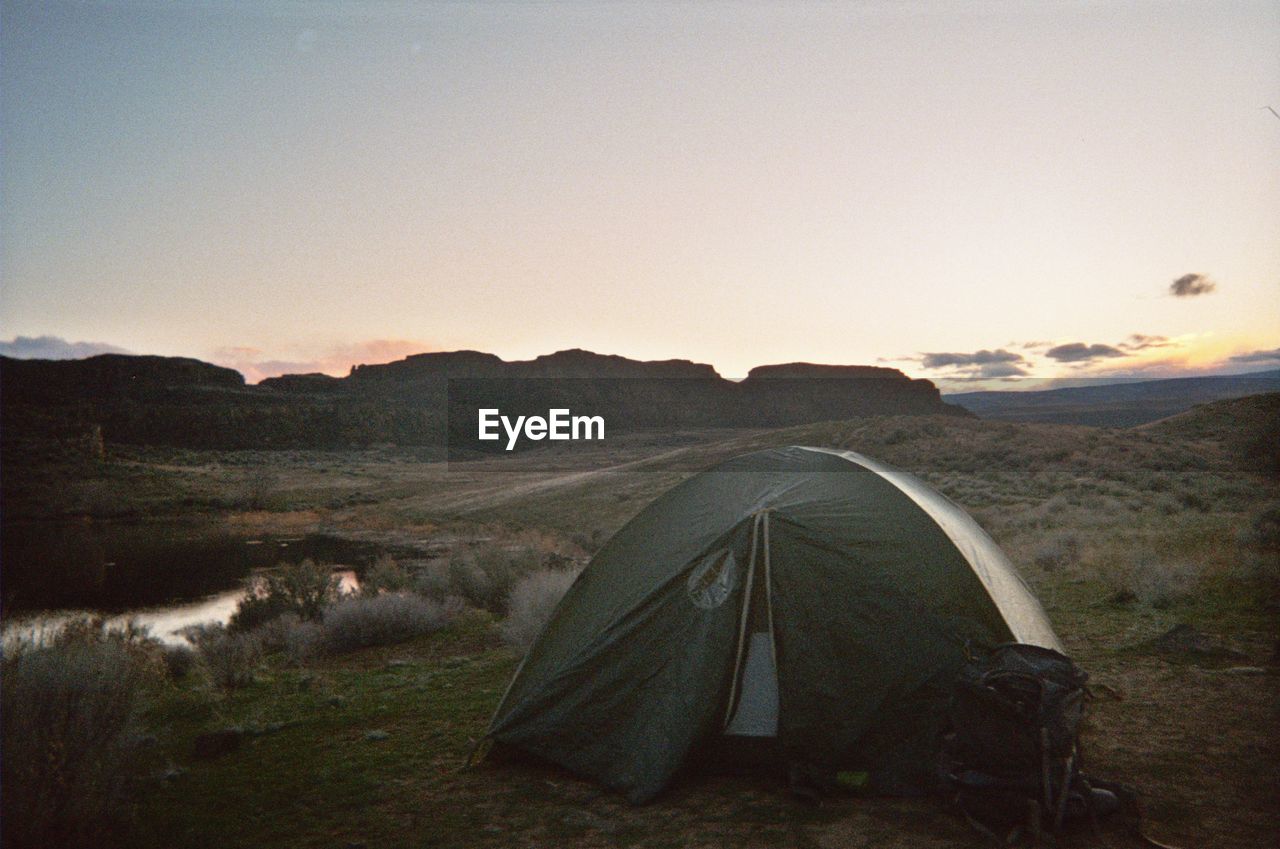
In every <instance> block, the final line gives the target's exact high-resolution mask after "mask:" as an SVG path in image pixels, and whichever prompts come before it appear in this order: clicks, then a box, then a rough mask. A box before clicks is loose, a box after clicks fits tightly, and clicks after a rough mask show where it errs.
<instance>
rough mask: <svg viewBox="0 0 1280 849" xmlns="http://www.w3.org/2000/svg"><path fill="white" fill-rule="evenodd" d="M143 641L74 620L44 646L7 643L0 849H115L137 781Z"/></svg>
mask: <svg viewBox="0 0 1280 849" xmlns="http://www.w3.org/2000/svg"><path fill="white" fill-rule="evenodd" d="M153 650H154V644H151V643H150V642H149V641H148V640H146V638H145V634H144V633H143V632H139V631H136V630H135V629H132V628H129V629H127V630H118V629H117V630H112V629H108V628H107V627H105V626H104V625H103V623H102V621H101V620H81V621H79V622H76V623H72V625H70V626H68V627H67V628H65V629H63V630H62V631H61V632H60V633H59V634H57V636H55V637H54V638H52V639H50V640H47V641H32V642H24V641H21V640H11V641H8V642H7V643H6V645H5V647H4V658H3V662H2V667H3V678H2V679H0V725H2V726H3V730H2V731H0V746H2V747H3V752H4V756H3V758H0V793H2V795H3V809H4V823H3V826H4V831H3V843H4V846H6V847H28V846H30V847H43V846H90V845H93V846H102V845H110V844H113V843H118V842H120V841H121V840H122V836H123V832H124V830H125V828H126V826H127V824H128V813H129V805H128V801H129V793H130V790H131V787H132V784H133V781H134V779H135V778H136V776H137V772H138V762H137V758H136V756H135V753H136V747H134V746H131V745H130V738H131V736H132V732H133V731H134V730H135V728H136V720H137V708H138V701H139V696H140V692H141V689H142V687H143V685H144V683H145V681H146V679H147V678H148V677H149V675H150V674H151V673H152V672H153V671H155V667H154V665H152V662H153V661H154V654H153V653H152V652H153Z"/></svg>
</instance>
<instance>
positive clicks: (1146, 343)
mask: <svg viewBox="0 0 1280 849" xmlns="http://www.w3.org/2000/svg"><path fill="white" fill-rule="evenodd" d="M1173 344H1174V342H1173V340H1171V339H1170V338H1169V337H1168V336H1146V335H1144V334H1142V333H1130V334H1129V338H1128V339H1126V340H1125V341H1123V342H1121V343H1120V347H1121V348H1123V349H1124V350H1126V351H1143V350H1146V349H1147V348H1167V347H1168V346H1170V345H1173Z"/></svg>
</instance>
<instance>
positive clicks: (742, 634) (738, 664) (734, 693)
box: [720, 513, 760, 730]
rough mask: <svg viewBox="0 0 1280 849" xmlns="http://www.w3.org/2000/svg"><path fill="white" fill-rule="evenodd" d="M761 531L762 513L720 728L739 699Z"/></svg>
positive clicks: (754, 525) (755, 520)
mask: <svg viewBox="0 0 1280 849" xmlns="http://www.w3.org/2000/svg"><path fill="white" fill-rule="evenodd" d="M759 531H760V514H759V513H757V514H756V515H755V516H753V517H752V522H751V553H750V554H749V555H747V582H746V586H744V587H743V588H742V610H741V612H740V613H739V614H738V651H737V654H736V656H735V657H734V661H733V678H732V679H731V680H730V682H729V703H728V704H727V705H725V709H724V722H723V723H721V725H720V729H721V730H724V729H725V728H728V727H729V721H730V720H732V719H733V708H734V706H735V705H734V702H736V701H737V699H738V675H739V674H740V673H741V672H742V654H743V651H744V650H745V649H746V645H747V614H748V612H749V611H750V607H751V582H752V580H753V579H754V578H755V574H756V536H757V534H758V533H759Z"/></svg>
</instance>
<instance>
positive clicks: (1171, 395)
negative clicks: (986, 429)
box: [944, 370, 1280, 427]
mask: <svg viewBox="0 0 1280 849" xmlns="http://www.w3.org/2000/svg"><path fill="white" fill-rule="evenodd" d="M1275 391H1280V370H1275V371H1265V372H1257V373H1254V374H1241V375H1225V376H1216V377H1175V378H1166V379H1162V380H1143V381H1137V382H1133V383H1109V384H1104V385H1101V386H1074V387H1070V388H1067V389H1044V390H1037V391H1032V392H1017V391H1011V392H961V393H956V394H948V395H946V396H944V400H946V401H947V402H949V403H952V404H958V405H960V406H961V407H964V408H965V409H966V410H968V411H970V412H971V413H974V414H975V415H977V416H978V417H979V418H984V419H999V420H1002V421H1014V422H1051V423H1055V424H1083V425H1093V426H1095V427H1133V426H1135V425H1142V424H1147V423H1148V422H1154V421H1158V420H1160V419H1165V418H1168V417H1170V416H1175V415H1177V414H1178V413H1182V412H1185V411H1187V410H1189V409H1191V408H1192V407H1193V406H1195V405H1196V404H1204V403H1207V402H1209V401H1219V400H1223V399H1228V398H1240V397H1243V396H1245V395H1256V394H1259V393H1264V392H1275Z"/></svg>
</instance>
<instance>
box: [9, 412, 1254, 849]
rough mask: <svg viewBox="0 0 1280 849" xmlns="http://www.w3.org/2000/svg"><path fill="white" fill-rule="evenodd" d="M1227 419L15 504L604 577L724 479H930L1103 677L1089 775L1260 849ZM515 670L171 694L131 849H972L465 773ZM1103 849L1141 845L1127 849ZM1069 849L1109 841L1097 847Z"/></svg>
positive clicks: (194, 464)
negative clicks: (787, 465)
mask: <svg viewBox="0 0 1280 849" xmlns="http://www.w3.org/2000/svg"><path fill="white" fill-rule="evenodd" d="M1214 415H1215V416H1216V417H1217V418H1216V419H1215V420H1214V421H1211V422H1207V423H1206V422H1205V421H1196V420H1188V419H1183V420H1181V421H1180V422H1174V423H1170V424H1169V425H1166V426H1160V425H1157V426H1152V427H1146V428H1142V429H1137V430H1098V429H1091V428H1084V427H1070V426H1055V425H1018V424H1009V423H990V422H981V421H976V420H963V419H944V418H939V419H932V418H906V417H904V418H889V419H873V420H861V421H853V422H841V423H827V424H820V425H811V426H805V427H802V428H793V429H789V430H786V431H779V432H769V433H760V432H737V433H714V434H696V435H681V436H680V437H678V438H675V437H666V438H663V439H658V440H655V439H651V438H649V439H646V438H640V437H637V438H635V439H634V440H631V441H623V442H621V443H619V444H617V445H615V446H612V447H611V448H610V449H609V450H610V451H612V452H613V453H612V454H611V455H609V456H608V458H607V459H608V461H609V465H608V466H607V467H606V468H599V467H598V466H597V465H596V464H597V463H598V461H600V459H601V457H600V456H596V457H593V458H579V459H580V468H570V469H568V470H562V471H555V472H548V471H536V470H526V469H525V468H523V467H522V466H521V464H522V463H523V464H525V466H528V465H532V464H533V461H534V459H536V458H532V457H531V458H526V459H522V460H516V461H514V462H513V463H511V464H508V465H504V466H502V467H494V466H493V465H489V466H485V465H480V464H467V465H466V466H460V465H457V464H455V465H453V466H446V465H444V464H442V463H440V462H438V461H436V460H434V459H433V458H430V457H424V456H420V455H416V454H415V453H414V452H412V451H406V450H399V449H383V450H372V451H367V452H358V453H345V454H343V453H329V452H305V453H293V452H284V453H270V452H263V453H252V452H235V453H218V454H199V453H193V452H164V451H158V450H154V449H151V450H145V451H144V450H136V449H135V450H120V449H116V450H115V451H114V452H112V457H111V459H110V460H108V461H107V462H106V463H97V464H91V465H89V466H86V467H83V468H82V469H81V471H79V472H77V473H76V474H77V477H76V479H75V480H76V483H77V485H78V486H80V487H81V489H80V490H74V488H73V490H74V491H75V492H80V491H82V490H86V489H87V491H90V492H93V491H100V490H101V488H102V487H103V486H109V487H110V489H111V492H112V493H113V494H112V497H111V498H110V499H108V500H107V502H106V503H105V504H104V503H97V504H94V503H89V502H88V501H81V502H76V503H73V501H74V498H80V496H79V495H74V497H73V496H65V495H63V496H58V495H53V494H50V493H55V492H56V491H57V488H56V487H54V486H53V484H52V483H48V481H46V482H44V483H42V482H41V481H40V480H35V481H34V482H28V483H27V484H24V486H26V489H25V490H24V491H23V492H24V496H25V499H26V500H25V501H23V502H21V503H22V506H23V508H24V509H25V510H26V512H27V514H28V515H36V514H41V513H42V512H43V514H44V515H63V514H66V513H67V512H75V511H77V510H79V511H81V512H87V513H90V514H94V515H112V514H116V515H142V514H146V515H174V514H182V513H184V512H190V511H200V512H206V513H209V514H211V515H218V516H222V517H224V518H225V519H226V521H228V522H229V523H231V524H232V525H234V526H237V527H241V528H244V529H245V530H246V532H260V531H263V530H273V529H289V530H290V531H298V530H327V531H330V532H338V533H344V534H348V535H352V536H364V537H367V538H375V539H384V540H401V541H403V540H417V541H420V542H422V543H423V544H424V545H426V544H429V543H432V542H433V541H434V542H435V543H436V544H438V545H440V546H444V547H446V548H447V547H448V546H449V545H450V544H451V541H456V540H459V539H468V538H475V537H480V536H497V537H507V536H510V537H512V538H514V537H517V536H520V535H523V537H524V538H526V539H529V538H536V537H545V538H546V539H547V540H549V541H552V542H554V543H555V544H557V545H559V544H564V545H577V546H580V547H581V548H583V549H586V550H588V551H590V550H592V549H594V548H595V547H596V546H598V544H599V543H600V542H601V541H602V540H603V539H604V538H606V537H607V535H608V534H609V533H611V532H612V531H613V530H616V528H617V527H619V526H620V525H621V524H622V523H624V522H625V521H626V520H627V519H628V518H629V517H630V516H632V515H634V514H635V512H637V511H638V510H639V509H640V508H642V507H643V506H644V505H645V504H646V503H648V501H650V500H651V499H652V498H653V497H655V496H656V495H658V494H659V493H661V492H662V491H664V490H665V489H667V488H669V487H670V486H671V485H672V484H673V483H674V482H676V481H678V480H680V479H681V478H683V477H684V476H686V475H687V474H689V473H690V472H691V471H692V470H693V469H695V468H698V467H700V466H705V465H707V464H709V463H711V462H713V461H714V460H716V459H718V458H721V457H727V456H732V455H733V454H737V453H741V452H743V451H746V450H751V449H752V448H755V447H761V446H765V445H775V444H796V443H798V444H812V445H827V446H839V447H848V448H852V449H855V450H859V451H862V452H864V453H866V454H868V455H870V456H873V457H876V458H878V459H882V460H885V461H888V462H890V463H893V464H895V465H897V466H899V467H901V468H905V469H907V470H909V471H913V472H916V473H917V474H919V475H921V476H922V477H924V478H925V479H926V480H928V481H929V482H930V483H932V484H933V485H934V486H936V487H937V488H939V489H940V490H941V491H943V492H944V493H945V494H947V495H949V496H950V497H951V498H953V499H954V500H956V501H957V502H959V503H960V504H961V505H962V506H964V507H966V508H967V509H968V510H970V511H971V512H972V513H973V514H974V515H975V517H976V518H978V520H979V521H980V522H981V523H983V524H984V526H985V527H986V528H987V529H988V530H989V531H990V532H991V533H992V535H993V536H994V537H995V538H996V540H997V542H999V543H1000V544H1001V545H1002V546H1003V547H1004V548H1005V550H1006V551H1008V552H1009V554H1010V555H1011V557H1012V558H1013V559H1014V561H1015V563H1017V564H1018V566H1019V568H1020V569H1021V571H1022V572H1023V574H1024V576H1025V577H1026V579H1027V580H1028V582H1029V583H1030V584H1031V585H1032V587H1033V588H1034V590H1035V591H1036V592H1037V594H1038V595H1039V596H1040V598H1041V599H1042V601H1043V602H1044V603H1045V606H1046V608H1047V610H1048V613H1049V616H1050V618H1051V620H1052V621H1053V623H1054V625H1055V628H1056V629H1057V631H1058V633H1059V634H1060V635H1061V637H1062V639H1063V641H1064V643H1065V645H1066V647H1067V649H1068V651H1069V652H1070V653H1071V654H1072V655H1073V656H1074V657H1075V658H1076V659H1077V661H1078V662H1079V663H1080V664H1081V665H1082V666H1084V667H1085V668H1086V669H1087V670H1089V671H1090V672H1091V673H1092V676H1093V682H1094V684H1095V691H1096V693H1097V695H1098V698H1097V700H1096V701H1095V702H1094V704H1093V706H1092V709H1091V720H1090V725H1089V728H1088V730H1087V731H1086V734H1085V737H1084V744H1085V746H1086V758H1087V762H1088V768H1089V770H1090V771H1093V772H1095V773H1097V774H1099V775H1102V776H1104V777H1110V778H1116V779H1120V780H1124V781H1128V782H1131V783H1133V784H1135V785H1137V786H1138V787H1139V788H1141V789H1142V790H1143V791H1144V793H1145V795H1146V798H1147V802H1148V804H1147V807H1148V812H1149V827H1150V830H1151V832H1152V833H1153V834H1154V835H1156V836H1158V837H1159V838H1160V839H1162V840H1164V841H1166V842H1169V843H1172V844H1174V845H1180V846H1183V847H1192V846H1220V847H1262V846H1273V845H1274V841H1275V835H1276V834H1277V833H1278V832H1280V810H1278V808H1280V802H1278V801H1277V800H1280V766H1278V765H1280V742H1278V741H1277V738H1276V735H1275V733H1274V729H1275V728H1276V727H1277V722H1276V720H1277V718H1278V717H1277V715H1276V711H1277V704H1280V700H1278V699H1277V696H1280V675H1277V674H1276V667H1275V665H1274V663H1275V660H1274V658H1273V652H1274V651H1275V649H1276V645H1277V624H1276V615H1275V613H1276V610H1275V608H1274V607H1272V606H1269V605H1270V604H1271V603H1272V602H1273V597H1272V596H1270V595H1269V592H1270V591H1269V590H1268V588H1267V587H1266V586H1264V585H1263V584H1261V583H1259V580H1258V575H1257V571H1258V570H1257V568H1256V564H1255V563H1254V560H1253V558H1254V554H1255V553H1254V552H1253V551H1252V549H1250V548H1249V545H1248V544H1247V543H1248V530H1249V528H1250V525H1251V522H1253V521H1254V518H1255V517H1256V515H1257V514H1258V512H1259V510H1260V509H1261V508H1262V507H1263V505H1264V504H1266V503H1268V502H1272V501H1275V500H1277V499H1280V485H1278V484H1277V481H1276V479H1275V478H1274V477H1269V476H1267V474H1266V473H1269V470H1268V469H1265V468H1262V467H1260V466H1259V464H1258V463H1257V462H1256V458H1255V457H1254V456H1253V455H1251V454H1250V453H1249V451H1250V450H1251V449H1250V448H1249V446H1251V445H1253V442H1251V439H1253V435H1254V431H1253V430H1252V429H1250V428H1251V427H1252V424H1251V422H1253V420H1252V418H1250V417H1241V416H1235V415H1233V414H1232V412H1231V411H1230V410H1228V412H1227V413H1226V414H1223V413H1222V412H1220V411H1218V412H1215V413H1214ZM1202 418H1203V415H1202ZM1189 422H1190V423H1189ZM544 459H545V458H544ZM49 468H50V469H52V468H53V467H49ZM58 474H65V471H64V472H62V473H59V472H57V471H56V470H54V471H49V472H48V477H49V480H53V479H55V478H56V477H57V475H58ZM104 482H105V483H104ZM46 485H47V486H48V489H41V487H44V486H46ZM95 488H96V489H95ZM64 489H65V488H64ZM7 497H8V496H6V498H7ZM1264 572H1265V570H1264ZM1271 574H1272V576H1273V577H1274V573H1271ZM1179 623H1189V624H1191V625H1193V626H1194V627H1195V628H1197V629H1198V630H1199V631H1201V632H1203V634H1205V635H1206V637H1207V638H1208V639H1209V640H1210V641H1212V642H1214V643H1216V644H1217V645H1218V646H1219V647H1220V648H1221V649H1222V651H1220V652H1219V653H1218V654H1216V655H1196V654H1191V653H1185V652H1183V653H1174V654H1161V653H1158V652H1155V651H1153V650H1151V649H1150V647H1149V646H1148V645H1147V644H1148V641H1150V640H1151V639H1152V638H1154V637H1156V636H1158V635H1160V634H1162V633H1164V632H1165V631H1167V630H1168V629H1170V628H1171V627H1172V626H1174V625H1176V624H1179ZM516 662H517V658H516V656H515V654H514V653H513V652H512V651H511V650H510V649H507V648H503V647H502V646H501V644H500V641H499V640H498V638H497V636H496V628H495V626H494V623H493V622H492V621H491V620H489V619H487V618H486V617H485V615H484V614H479V613H476V614H474V615H470V616H467V617H464V618H463V619H462V620H461V621H460V622H458V623H456V624H455V625H453V626H451V627H450V628H449V629H447V630H446V631H444V632H441V633H439V634H436V635H433V636H431V637H426V638H422V639H420V640H418V641H416V642H413V643H409V644H405V645H402V646H398V647H394V648H383V649H372V650H365V651H362V652H358V653H355V654H352V655H348V656H345V657H342V658H337V659H327V660H320V661H315V662H314V663H313V664H311V665H310V666H309V667H308V668H306V669H290V668H285V667H284V666H283V665H282V664H280V663H279V662H278V661H269V662H268V663H267V664H266V665H265V666H264V667H263V668H262V669H261V670H260V671H259V674H258V676H257V681H256V682H255V683H254V684H253V685H252V686H250V687H248V688H246V689H244V690H241V691H236V692H233V693H230V694H223V693H219V692H215V691H211V690H210V689H208V688H207V687H206V686H205V685H203V684H201V683H200V682H199V681H198V680H194V679H193V680H191V681H187V682H183V683H179V684H174V685H165V686H164V687H163V688H161V691H160V692H159V693H158V694H157V695H156V696H155V698H154V699H153V700H152V702H151V704H150V707H149V708H148V713H147V715H146V724H147V726H148V728H149V729H150V730H151V731H152V733H154V734H155V735H156V738H157V741H158V742H157V743H156V745H155V747H154V751H153V752H152V755H153V760H154V765H153V766H154V769H153V773H154V777H153V778H151V779H150V780H149V781H148V783H147V785H146V792H145V793H144V794H143V795H142V797H141V809H140V816H139V817H138V822H139V823H140V831H139V833H138V841H139V843H140V845H143V846H161V845H163V846H194V845H197V844H206V843H208V842H209V841H210V840H211V839H213V840H216V841H217V843H218V844H219V845H220V846H228V847H231V846H262V845H279V846H326V847H331V846H368V847H374V846H437V845H439V846H475V845H480V846H484V845H492V846H511V845H519V846H544V845H556V844H562V843H569V844H572V845H577V846H654V847H659V846H673V847H674V846H721V845H742V846H757V845H758V846H792V845H794V846H801V847H812V846H890V847H892V846H898V847H908V846H913V847H914V846H923V847H929V846H938V847H943V846H971V845H980V841H979V840H978V838H977V837H976V836H975V835H974V834H973V833H972V832H971V831H970V830H969V829H968V827H967V826H965V825H964V823H963V822H962V821H960V820H959V819H957V818H956V817H954V816H952V815H950V814H948V813H946V812H944V811H942V810H940V808H939V806H938V805H937V803H935V802H931V801H909V800H908V801H904V800H884V799H855V798H850V799H839V800H833V801H832V802H830V803H828V804H826V805H824V806H822V807H820V808H812V807H809V806H806V805H803V804H800V803H798V802H797V801H795V800H793V799H792V798H790V797H789V796H788V794H787V793H786V791H785V789H784V787H783V786H782V784H781V783H780V782H778V781H777V780H776V779H775V778H774V777H771V776H759V775H757V776H744V775H737V776H725V775H704V774H691V775H689V776H686V777H685V778H684V779H683V780H682V781H681V782H680V783H679V784H678V785H677V786H676V787H674V788H673V789H672V790H671V791H670V792H668V793H666V794H664V795H663V796H662V797H660V798H659V800H658V801H656V802H655V803H654V804H652V805H649V806H645V807H641V808H633V807H629V806H627V805H626V804H625V803H624V802H623V801H622V800H620V799H619V798H617V797H615V796H613V795H610V794H606V793H601V792H600V791H598V790H597V789H596V788H594V787H593V786H592V785H590V784H587V783H585V782H582V781H579V780H577V779H575V778H573V777H572V776H569V775H567V774H565V773H564V772H562V771H560V770H557V769H554V768H551V767H547V766H542V765H536V764H529V763H505V764H493V763H485V764H482V765H480V766H478V767H474V768H466V767H465V761H466V757H467V755H468V753H469V752H470V750H471V748H472V747H473V745H474V744H475V741H476V740H477V739H479V737H480V736H481V735H482V734H483V731H484V728H485V725H486V723H487V721H488V718H489V715H490V713H491V712H492V710H493V709H494V707H495V705H496V703H497V700H498V698H499V696H500V693H501V690H502V687H503V686H505V683H506V681H507V680H508V679H509V677H510V675H511V673H512V672H513V670H514V667H515V664H516ZM1240 667H1248V668H1246V669H1243V670H1242V669H1240ZM228 726H239V727H241V728H243V729H245V730H246V731H247V732H248V733H247V734H246V737H245V742H244V745H243V746H241V748H239V749H238V750H237V751H234V752H230V753H228V754H225V755H222V756H220V757H217V758H214V759H211V760H201V759H197V758H195V757H194V754H193V745H194V740H195V738H196V736H197V735H198V734H200V733H202V732H206V731H210V730H215V729H219V728H225V727H228ZM166 776H167V777H166ZM6 813H8V812H6ZM1108 840H1109V841H1110V842H1111V844H1112V845H1115V846H1125V845H1134V844H1132V841H1130V840H1128V839H1127V838H1126V837H1125V836H1124V835H1123V834H1120V833H1110V834H1109V835H1108ZM1066 845H1071V846H1089V845H1094V844H1093V842H1092V840H1091V839H1090V838H1088V837H1087V836H1085V837H1079V838H1074V839H1072V840H1069V841H1067V844H1066Z"/></svg>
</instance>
